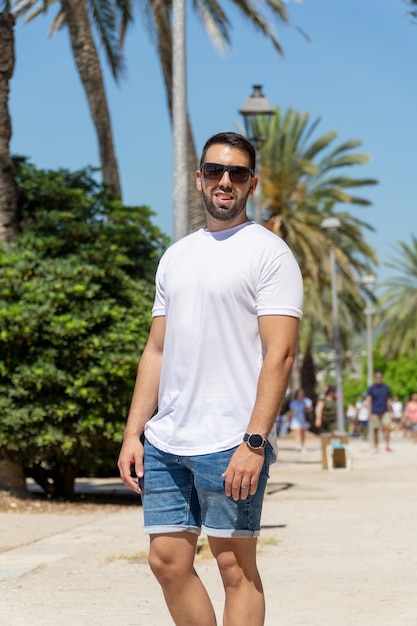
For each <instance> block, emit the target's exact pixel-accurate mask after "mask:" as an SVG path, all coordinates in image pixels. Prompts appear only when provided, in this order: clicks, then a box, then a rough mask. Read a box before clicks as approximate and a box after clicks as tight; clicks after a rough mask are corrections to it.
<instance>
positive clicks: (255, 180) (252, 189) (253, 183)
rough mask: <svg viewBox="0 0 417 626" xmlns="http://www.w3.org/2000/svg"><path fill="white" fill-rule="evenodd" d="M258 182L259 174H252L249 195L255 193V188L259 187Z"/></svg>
mask: <svg viewBox="0 0 417 626" xmlns="http://www.w3.org/2000/svg"><path fill="white" fill-rule="evenodd" d="M257 184H258V177H257V176H252V180H251V183H250V189H249V195H250V196H253V194H254V193H255V189H256V187H257Z"/></svg>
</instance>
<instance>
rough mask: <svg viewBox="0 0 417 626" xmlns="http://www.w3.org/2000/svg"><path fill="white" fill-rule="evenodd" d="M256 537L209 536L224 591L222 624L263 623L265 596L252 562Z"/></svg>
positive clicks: (260, 625) (247, 625) (256, 625)
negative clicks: (224, 601)
mask: <svg viewBox="0 0 417 626" xmlns="http://www.w3.org/2000/svg"><path fill="white" fill-rule="evenodd" d="M256 542H257V539H256V537H247V538H219V537H209V544H210V548H211V551H212V553H213V555H214V557H215V558H216V560H217V565H218V567H219V570H220V574H221V577H222V580H223V585H224V589H225V592H226V603H225V607H224V617H223V619H224V621H223V626H263V624H264V623H265V598H264V593H263V588H262V582H261V579H260V576H259V572H258V568H257V565H256Z"/></svg>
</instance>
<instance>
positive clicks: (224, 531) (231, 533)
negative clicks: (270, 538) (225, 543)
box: [202, 525, 261, 539]
mask: <svg viewBox="0 0 417 626" xmlns="http://www.w3.org/2000/svg"><path fill="white" fill-rule="evenodd" d="M202 530H203V532H204V533H205V534H206V535H207V537H219V538H224V539H228V538H233V539H242V538H246V537H259V535H260V532H261V531H260V530H233V529H232V528H210V527H208V526H204V525H203V526H202Z"/></svg>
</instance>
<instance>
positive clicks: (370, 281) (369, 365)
mask: <svg viewBox="0 0 417 626" xmlns="http://www.w3.org/2000/svg"><path fill="white" fill-rule="evenodd" d="M360 283H361V285H364V287H372V286H373V285H374V283H375V276H373V275H372V274H365V276H362V277H361V279H360ZM364 313H365V315H366V359H367V360H366V374H367V384H368V387H370V386H371V385H372V383H373V380H374V360H373V340H372V315H373V314H374V313H375V309H374V308H373V306H372V301H371V298H370V297H369V295H367V298H366V306H365V311H364Z"/></svg>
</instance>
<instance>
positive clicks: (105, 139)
mask: <svg viewBox="0 0 417 626" xmlns="http://www.w3.org/2000/svg"><path fill="white" fill-rule="evenodd" d="M54 2H55V0H22V1H20V2H19V1H18V0H15V2H14V3H13V5H14V13H15V15H16V16H17V17H19V16H21V15H25V14H28V15H27V18H26V19H27V21H30V20H32V19H33V18H34V17H36V16H37V15H39V14H40V13H43V12H45V11H46V10H47V9H48V7H49V6H50V5H51V4H53V3H54ZM59 3H60V9H59V11H58V14H57V16H56V17H55V19H54V21H53V24H52V28H51V34H53V33H54V32H55V31H56V30H57V29H59V28H60V27H62V26H67V27H68V30H69V35H70V41H71V48H72V53H73V55H74V60H75V63H76V66H77V69H78V73H79V75H80V78H81V82H82V84H83V86H84V90H85V93H86V95H87V100H88V105H89V108H90V112H91V117H92V119H93V123H94V126H95V129H96V134H97V140H98V145H99V152H100V163H101V170H102V176H103V182H104V183H105V184H107V185H109V187H111V189H112V191H113V193H114V194H115V195H116V196H118V197H119V198H121V196H122V191H121V185H120V177H119V169H118V165H117V159H116V153H115V149H114V143H113V133H112V127H111V121H110V113H109V109H108V106H107V98H106V92H105V87H104V81H103V74H102V71H101V65H100V60H99V56H98V53H97V47H96V44H95V41H94V38H93V35H92V31H91V23H90V15H89V11H88V8H87V4H86V2H85V0H59ZM90 6H91V14H92V16H93V19H94V22H95V24H96V26H97V27H98V30H99V32H100V35H101V40H102V44H103V47H104V49H105V51H106V55H107V59H108V61H109V65H110V67H111V70H112V72H113V76H114V77H115V78H116V79H118V78H119V77H120V75H121V72H122V68H123V64H122V56H121V54H120V48H119V46H118V42H117V36H116V33H117V31H118V19H117V9H116V8H115V7H114V6H113V4H112V3H111V2H108V0H97V1H96V0H91V4H90Z"/></svg>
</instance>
